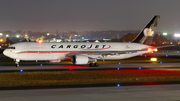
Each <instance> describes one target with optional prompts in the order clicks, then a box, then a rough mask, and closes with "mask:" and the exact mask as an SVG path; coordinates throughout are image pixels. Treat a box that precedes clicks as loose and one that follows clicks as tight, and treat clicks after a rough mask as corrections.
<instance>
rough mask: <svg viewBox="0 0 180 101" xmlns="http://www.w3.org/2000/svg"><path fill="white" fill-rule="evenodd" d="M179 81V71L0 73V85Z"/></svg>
mask: <svg viewBox="0 0 180 101" xmlns="http://www.w3.org/2000/svg"><path fill="white" fill-rule="evenodd" d="M168 81H180V71H172V70H100V71H61V72H58V71H54V72H23V73H0V87H15V86H51V85H77V84H106V83H135V82H168Z"/></svg>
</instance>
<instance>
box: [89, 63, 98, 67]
mask: <svg viewBox="0 0 180 101" xmlns="http://www.w3.org/2000/svg"><path fill="white" fill-rule="evenodd" d="M89 66H90V67H99V64H98V63H90V64H89Z"/></svg>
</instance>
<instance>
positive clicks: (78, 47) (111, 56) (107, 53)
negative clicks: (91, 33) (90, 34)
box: [3, 16, 160, 67]
mask: <svg viewBox="0 0 180 101" xmlns="http://www.w3.org/2000/svg"><path fill="white" fill-rule="evenodd" d="M159 18H160V16H154V17H153V18H152V20H151V21H150V22H149V23H148V24H147V25H146V26H145V28H143V29H142V31H141V32H140V33H139V34H138V35H137V37H136V38H135V39H134V40H133V41H132V42H55V43H54V42H47V43H46V42H42V43H38V42H20V43H15V44H12V45H10V46H9V47H8V48H7V49H5V50H4V51H3V54H4V55H5V56H7V57H10V58H12V59H14V60H15V64H16V67H19V62H20V61H21V60H24V61H49V62H60V61H61V60H64V59H65V58H68V57H70V58H71V61H72V63H73V64H75V65H84V64H88V63H90V64H89V65H90V66H94V67H97V66H99V64H98V63H96V61H97V60H117V59H126V58H130V57H135V56H139V55H142V54H145V53H148V52H149V51H153V49H154V47H152V46H149V45H147V44H145V41H146V40H147V39H148V37H153V36H154V31H155V28H156V27H157V24H158V22H159ZM151 41H152V39H151Z"/></svg>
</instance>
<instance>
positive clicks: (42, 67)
mask: <svg viewBox="0 0 180 101" xmlns="http://www.w3.org/2000/svg"><path fill="white" fill-rule="evenodd" d="M138 68H141V69H180V63H177V62H175V63H121V64H118V63H111V64H109V63H108V64H100V66H99V67H90V66H89V65H70V64H67V65H43V64H42V65H41V64H40V65H21V66H20V67H15V66H0V71H2V70H21V69H22V70H63V69H64V70H66V69H84V70H85V69H87V70H91V69H94V70H95V69H107V70H108V69H109V70H111V69H138Z"/></svg>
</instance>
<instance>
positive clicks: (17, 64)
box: [15, 59, 20, 67]
mask: <svg viewBox="0 0 180 101" xmlns="http://www.w3.org/2000/svg"><path fill="white" fill-rule="evenodd" d="M15 61H16V62H15V66H16V67H19V62H20V60H18V59H16V60H15Z"/></svg>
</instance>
